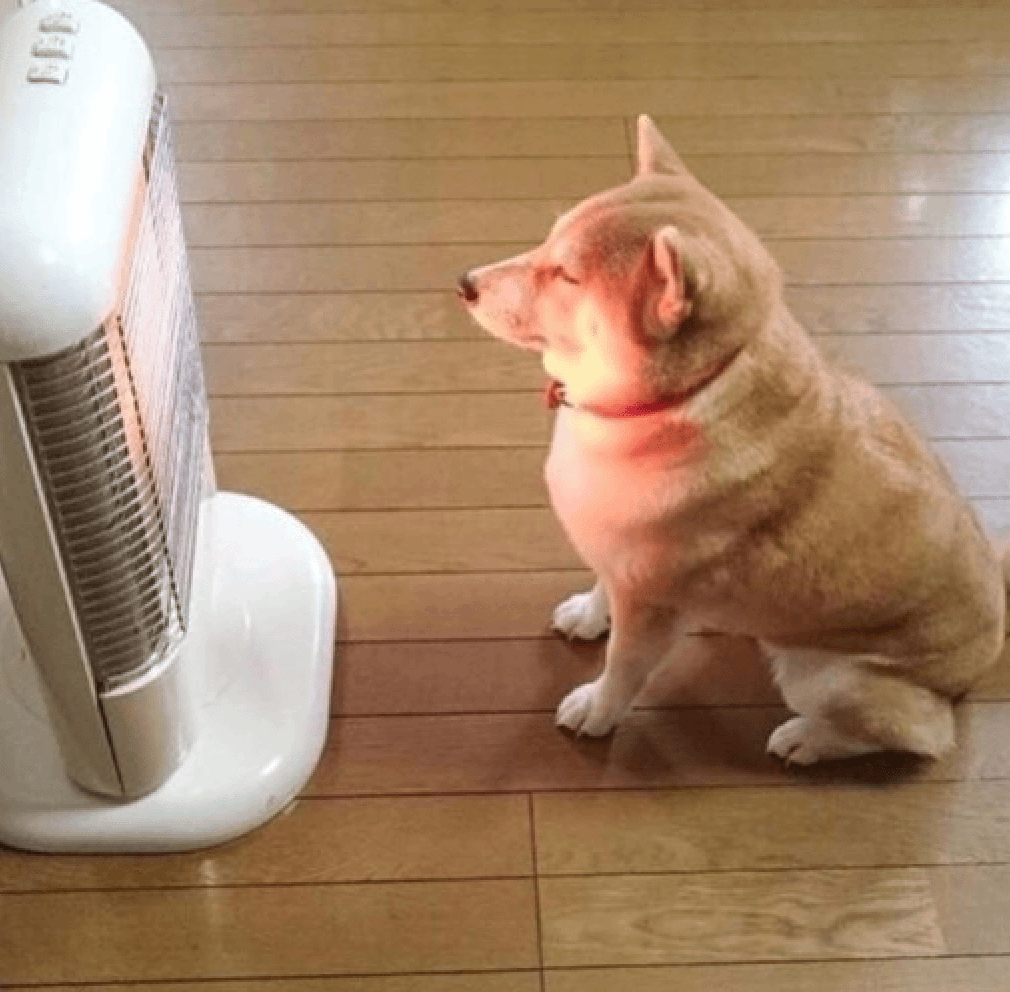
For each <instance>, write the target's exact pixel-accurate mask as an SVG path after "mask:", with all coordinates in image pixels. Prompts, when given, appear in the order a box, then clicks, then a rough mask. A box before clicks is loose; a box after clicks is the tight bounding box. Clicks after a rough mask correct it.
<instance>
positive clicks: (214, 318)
mask: <svg viewBox="0 0 1010 992" xmlns="http://www.w3.org/2000/svg"><path fill="white" fill-rule="evenodd" d="M786 300H787V302H788V303H789V305H790V307H791V309H792V310H793V313H794V315H795V316H796V318H797V319H798V320H799V321H800V322H801V323H803V324H804V325H805V326H806V327H807V329H808V330H809V331H810V332H811V333H813V334H826V333H833V332H841V333H847V334H879V333H896V334H901V333H908V332H917V333H931V334H940V333H943V334H947V333H950V334H962V333H965V332H972V331H979V332H983V331H990V332H991V331H1002V332H1006V331H1010V284H1007V283H990V284H981V283H964V284H948V285H939V286H793V287H789V288H787V290H786ZM197 309H198V313H199V317H200V322H201V331H202V336H203V339H204V340H205V341H208V342H216V343H224V342H228V341H233V342H236V343H251V344H253V343H254V344H276V343H280V342H290V343H292V344H295V343H310V342H314V341H321V342H325V341H369V340H371V341H391V340H396V341H401V340H402V341H407V340H445V339H452V340H474V339H478V338H483V332H482V331H481V330H480V328H479V327H477V326H476V325H475V324H474V322H473V321H472V320H471V319H470V317H469V315H468V314H466V313H465V312H464V311H463V310H462V308H461V307H460V306H459V305H458V303H457V302H456V299H455V297H454V296H453V295H452V294H451V293H449V292H447V291H446V290H445V289H444V288H442V289H439V290H429V291H423V292H413V293H382V292H373V293H312V294H304V295H303V294H297V293H265V294H257V293H217V294H215V293H205V294H202V295H201V296H200V297H198V299H197Z"/></svg>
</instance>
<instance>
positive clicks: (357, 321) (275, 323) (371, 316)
mask: <svg viewBox="0 0 1010 992" xmlns="http://www.w3.org/2000/svg"><path fill="white" fill-rule="evenodd" d="M196 304H197V313H198V317H199V321H200V330H201V337H202V338H203V340H204V341H208V342H217V343H223V342H226V341H233V342H236V343H239V342H247V343H256V344H272V343H280V342H289V343H292V344H294V343H308V342H311V341H341V340H347V341H354V340H358V341H404V340H411V339H422V340H440V339H454V340H455V339H473V338H475V337H478V336H479V335H481V334H482V332H481V331H480V329H479V328H477V327H476V325H475V324H474V322H473V321H472V320H471V319H470V317H469V315H468V314H466V313H465V312H464V311H463V309H462V307H460V305H459V303H458V302H457V300H456V298H455V296H454V295H453V294H451V293H448V292H446V291H445V289H440V290H438V291H435V292H431V291H429V292H421V293H382V292H378V293H346V294H338V293H312V294H308V295H303V294H299V293H267V294H257V293H222V294H214V293H205V294H202V295H200V296H198V297H197V300H196Z"/></svg>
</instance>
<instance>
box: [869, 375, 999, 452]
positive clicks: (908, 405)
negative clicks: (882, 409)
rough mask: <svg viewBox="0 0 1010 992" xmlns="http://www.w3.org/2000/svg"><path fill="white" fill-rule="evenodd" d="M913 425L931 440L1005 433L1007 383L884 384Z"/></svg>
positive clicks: (887, 392)
mask: <svg viewBox="0 0 1010 992" xmlns="http://www.w3.org/2000/svg"><path fill="white" fill-rule="evenodd" d="M882 392H883V393H884V394H885V395H887V396H890V398H891V399H892V400H894V401H895V403H897V404H898V406H899V407H900V408H901V409H902V410H903V411H904V413H905V415H906V416H907V417H908V418H909V420H910V421H911V423H912V425H913V426H915V427H917V428H918V430H919V431H921V432H922V433H923V434H924V435H925V436H926V437H929V438H930V439H933V440H948V439H954V438H964V439H982V438H1004V437H1006V425H1007V423H1008V422H1010V420H1008V417H1007V413H1008V412H1010V407H1007V406H1006V404H1008V403H1010V386H1008V385H1005V384H997V385H986V384H981V383H975V384H971V385H949V386H886V387H884V388H883V390H882Z"/></svg>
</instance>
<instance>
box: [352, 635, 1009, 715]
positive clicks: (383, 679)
mask: <svg viewBox="0 0 1010 992" xmlns="http://www.w3.org/2000/svg"><path fill="white" fill-rule="evenodd" d="M603 650H604V645H603V643H602V642H599V643H595V644H581V643H570V642H568V641H566V640H564V639H563V638H561V637H556V636H555V637H549V638H527V639H523V640H514V639H513V640H483V641H449V642H442V641H418V642H409V641H407V642H404V641H395V642H388V643H382V644H341V645H340V646H339V647H338V650H337V662H336V669H335V681H334V689H333V712H334V713H335V714H338V715H340V716H367V715H376V714H386V715H389V714H400V715H410V714H446V713H479V712H496V713H501V712H509V711H512V712H532V711H541V712H544V711H546V712H548V713H550V712H553V710H554V708H555V707H556V706H557V704H558V703H559V702H560V700H561V699H562V698H563V697H564V695H565V694H566V693H567V692H568V690H569V689H571V687H572V686H573V685H577V684H578V683H579V682H584V681H586V680H588V679H590V678H593V677H594V676H595V675H596V673H597V672H598V671H599V670H600V668H601V667H602V664H603ZM1005 688H1006V687H1005V686H1004V689H1005ZM780 702H781V697H780V696H779V694H778V691H777V690H776V689H775V688H774V686H773V685H772V683H771V677H770V675H769V672H768V668H767V665H766V664H765V662H764V661H763V660H762V659H761V658H760V657H758V654H757V651H755V650H754V649H753V648H752V646H751V645H750V643H749V642H747V641H745V640H743V639H736V638H728V637H727V638H711V637H706V638H695V639H694V641H693V642H692V644H691V645H689V646H687V647H685V649H684V650H683V651H681V652H680V653H679V654H678V657H677V661H676V663H675V664H673V665H670V666H669V667H668V668H667V670H666V671H664V672H663V673H661V674H659V675H657V677H656V678H655V679H654V680H653V682H652V683H650V685H649V687H648V689H647V690H646V692H645V694H644V695H643V697H642V699H641V700H640V705H642V706H657V707H658V706H665V707H673V706H712V705H715V706H720V705H722V706H727V705H777V704H778V703H780Z"/></svg>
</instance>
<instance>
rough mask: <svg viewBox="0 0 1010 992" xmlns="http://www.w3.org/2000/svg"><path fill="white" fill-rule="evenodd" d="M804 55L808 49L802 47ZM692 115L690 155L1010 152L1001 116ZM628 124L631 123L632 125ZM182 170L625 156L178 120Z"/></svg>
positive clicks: (590, 137) (584, 132) (430, 133)
mask: <svg viewBox="0 0 1010 992" xmlns="http://www.w3.org/2000/svg"><path fill="white" fill-rule="evenodd" d="M796 51H802V49H796ZM692 109H693V108H684V107H681V108H678V113H679V114H680V115H681V116H672V115H669V114H660V115H657V123H658V124H659V126H660V128H661V129H662V131H663V133H664V134H666V135H668V136H669V137H670V139H671V140H672V141H673V142H674V143H675V144H676V146H677V148H678V149H679V150H680V152H681V154H683V155H713V154H723V155H725V154H731V155H748V154H749V155H754V154H764V155H768V154H782V153H789V154H810V153H827V154H832V153H833V154H845V153H848V154H879V153H882V152H928V153H936V152H998V151H1004V152H1005V151H1010V128H1008V127H1007V119H1006V116H1005V115H1004V114H971V115H965V114H960V115H958V114H942V115H936V114H929V113H917V114H893V113H879V114H827V113H824V112H823V111H822V112H820V113H811V114H809V115H787V116H783V115H781V114H774V113H770V114H768V115H767V116H760V117H741V116H726V117H708V116H704V115H699V114H698V113H697V110H696V109H694V113H693V114H692ZM629 121H630V118H629ZM176 147H177V152H178V154H179V156H180V158H181V160H182V161H184V162H198V161H228V160H243V159H245V160H249V159H285V160H289V161H290V160H296V159H320V158H349V159H391V158H409V159H425V158H428V159H430V158H435V159H437V158H454V157H464V158H467V157H473V156H474V155H475V154H476V153H477V152H478V150H479V151H480V153H481V155H482V156H483V157H487V158H496V157H502V156H505V157H517V156H523V155H532V156H537V157H552V156H553V157H571V156H580V157H596V156H604V157H606V156H620V155H621V154H622V153H624V152H626V151H627V148H628V142H627V140H626V137H625V133H624V130H623V128H622V127H621V122H620V120H618V119H617V118H605V117H597V118H581V119H579V118H550V119H547V118H519V119H517V118H506V119H494V118H485V119H483V122H482V126H481V133H480V141H479V143H477V142H476V141H475V137H474V125H473V122H472V121H469V120H451V119H450V120H341V121H340V122H339V124H334V122H333V121H330V120H321V121H180V122H178V123H177V124H176Z"/></svg>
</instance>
